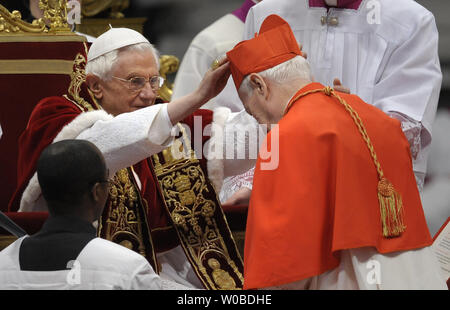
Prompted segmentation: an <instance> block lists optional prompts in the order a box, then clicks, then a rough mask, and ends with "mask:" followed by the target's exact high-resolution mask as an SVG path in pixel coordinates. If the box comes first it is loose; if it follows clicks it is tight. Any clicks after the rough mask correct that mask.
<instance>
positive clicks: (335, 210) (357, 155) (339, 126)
mask: <svg viewBox="0 0 450 310" xmlns="http://www.w3.org/2000/svg"><path fill="white" fill-rule="evenodd" d="M319 88H323V85H321V84H318V83H311V84H309V85H307V86H306V87H304V88H303V89H301V90H300V91H299V92H298V93H297V94H300V93H303V92H306V91H308V90H313V89H319ZM339 95H340V96H341V97H342V98H343V99H344V100H345V101H346V102H347V103H348V104H349V105H350V106H352V107H353V109H354V110H355V111H356V112H357V113H358V114H359V116H360V118H361V119H362V121H363V123H364V125H365V127H366V129H367V133H368V135H369V137H370V139H371V141H372V144H373V146H374V149H375V151H376V154H377V156H378V160H379V162H380V164H381V167H382V169H383V171H384V174H385V176H386V178H387V179H388V180H390V181H391V182H392V184H393V185H394V187H395V189H396V190H397V191H398V192H399V193H400V194H401V195H402V198H403V206H404V213H405V218H404V223H405V225H406V227H407V228H406V231H405V232H403V234H402V235H401V236H400V237H397V238H391V239H386V238H383V236H382V229H381V219H380V207H379V203H378V195H377V184H378V175H377V172H376V168H375V165H374V163H373V161H372V158H371V156H370V153H369V150H368V148H367V146H366V144H365V142H364V140H363V139H362V136H361V134H360V133H359V131H358V129H357V127H356V125H355V123H354V122H353V119H352V118H351V116H350V115H349V114H348V112H347V111H346V110H345V108H344V107H343V106H342V105H341V104H340V103H339V102H338V101H337V99H335V98H331V97H329V96H327V95H325V94H324V93H314V94H310V95H307V96H306V97H302V98H300V99H298V100H297V101H296V102H295V103H294V104H293V105H292V106H291V108H290V110H289V111H288V112H287V114H286V115H285V116H284V117H283V118H282V119H281V121H280V122H279V139H278V141H279V165H278V167H277V168H276V169H274V170H262V169H261V163H262V162H263V161H262V160H261V158H258V161H257V164H256V168H255V175H254V181H253V191H252V196H251V200H250V206H249V214H248V220H247V231H246V240H245V252H244V253H245V257H244V266H245V269H244V278H245V284H244V286H245V288H247V289H249V288H261V287H267V286H274V285H281V284H285V283H290V282H295V281H299V280H302V279H305V278H309V277H312V276H316V275H319V274H321V273H323V272H325V271H328V270H330V269H333V268H335V267H337V266H338V264H339V251H340V250H343V249H351V248H361V247H375V248H376V249H377V250H378V252H380V253H389V252H394V251H404V250H410V249H415V248H421V247H425V246H429V245H430V244H431V236H430V233H429V231H428V228H427V225H426V222H425V217H424V213H423V210H422V205H421V201H420V196H419V192H418V190H417V186H416V182H415V178H414V174H413V170H412V161H411V155H410V150H409V144H408V141H407V140H406V138H405V136H404V134H403V132H402V130H401V127H400V122H399V121H397V120H395V119H392V118H390V117H388V116H387V115H386V114H384V113H383V112H382V111H381V110H379V109H377V108H375V107H373V106H371V105H368V104H366V103H364V102H363V101H362V100H361V99H360V98H358V97H357V96H355V95H348V94H342V93H339ZM272 134H273V133H272V132H270V133H269V134H268V135H267V139H266V142H265V143H267V145H268V148H267V149H269V150H270V149H271V143H272V142H271V139H272ZM263 147H264V146H263ZM275 147H276V146H275V145H274V148H275ZM269 160H270V159H269Z"/></svg>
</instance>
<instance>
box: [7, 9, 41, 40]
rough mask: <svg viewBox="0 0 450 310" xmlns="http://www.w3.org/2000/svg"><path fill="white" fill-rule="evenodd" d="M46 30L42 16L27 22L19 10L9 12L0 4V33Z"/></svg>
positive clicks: (39, 31)
mask: <svg viewBox="0 0 450 310" xmlns="http://www.w3.org/2000/svg"><path fill="white" fill-rule="evenodd" d="M44 32H48V30H47V27H46V26H45V22H44V20H43V19H42V18H40V19H37V20H34V21H33V23H31V24H30V23H27V22H25V21H23V20H22V14H21V13H20V12H19V11H12V12H9V11H8V10H7V9H6V8H5V7H4V6H3V5H1V4H0V34H15V35H17V34H22V33H44Z"/></svg>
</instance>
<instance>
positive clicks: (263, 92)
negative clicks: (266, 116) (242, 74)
mask: <svg viewBox="0 0 450 310" xmlns="http://www.w3.org/2000/svg"><path fill="white" fill-rule="evenodd" d="M250 86H251V87H252V88H253V90H254V91H256V93H257V94H258V95H260V96H263V97H264V99H267V98H269V88H268V85H267V83H266V81H264V79H263V78H262V76H260V75H259V74H257V73H251V74H250Z"/></svg>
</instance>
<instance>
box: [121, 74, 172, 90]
mask: <svg viewBox="0 0 450 310" xmlns="http://www.w3.org/2000/svg"><path fill="white" fill-rule="evenodd" d="M113 78H115V79H118V80H120V81H123V82H126V83H128V88H129V89H130V90H131V91H139V90H141V89H142V88H144V86H145V84H146V83H147V82H149V83H150V87H151V88H152V90H153V91H157V90H159V89H160V88H161V86H163V84H164V78H163V77H161V76H158V75H154V76H152V77H151V78H148V79H146V78H145V77H142V76H137V77H132V78H129V79H122V78H119V77H117V76H113Z"/></svg>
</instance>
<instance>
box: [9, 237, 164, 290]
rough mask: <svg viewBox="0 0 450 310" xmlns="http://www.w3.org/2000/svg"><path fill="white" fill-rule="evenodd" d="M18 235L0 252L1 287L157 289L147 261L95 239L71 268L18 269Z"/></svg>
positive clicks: (158, 284)
mask: <svg viewBox="0 0 450 310" xmlns="http://www.w3.org/2000/svg"><path fill="white" fill-rule="evenodd" d="M26 237H27V236H25V237H22V238H20V239H18V240H16V241H15V242H13V243H12V244H11V245H9V246H8V247H7V248H6V249H4V250H3V251H1V252H0V289H1V290H17V289H26V290H34V289H36V290H54V289H66V290H68V289H77V290H110V289H126V290H129V289H132V290H139V289H145V290H160V289H162V288H163V283H162V280H161V278H160V277H159V276H158V275H157V274H156V273H155V272H154V271H153V269H152V267H151V266H150V264H149V263H148V262H147V260H146V259H145V258H144V257H143V256H142V255H139V254H138V253H135V252H133V251H131V250H129V249H127V248H125V247H123V246H121V245H118V244H115V243H113V242H110V241H107V240H104V239H101V238H95V239H92V240H91V241H90V242H89V243H88V244H87V245H86V246H85V247H84V248H83V250H82V251H81V252H80V254H79V255H78V257H77V258H76V260H75V263H74V264H73V265H72V269H67V270H58V271H23V270H20V263H19V252H20V245H21V243H22V241H23V239H24V238H26Z"/></svg>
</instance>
